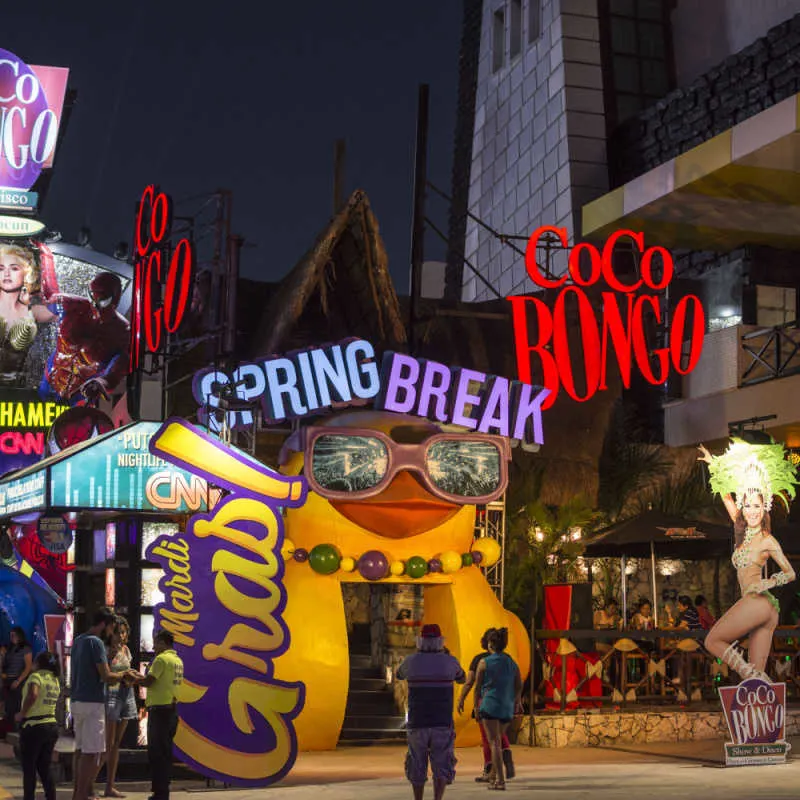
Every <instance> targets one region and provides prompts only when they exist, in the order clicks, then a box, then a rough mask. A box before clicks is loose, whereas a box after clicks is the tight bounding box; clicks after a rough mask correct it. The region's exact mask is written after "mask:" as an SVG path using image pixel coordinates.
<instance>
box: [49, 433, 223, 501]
mask: <svg viewBox="0 0 800 800" xmlns="http://www.w3.org/2000/svg"><path fill="white" fill-rule="evenodd" d="M159 424H160V423H158V422H139V423H137V424H136V425H133V426H131V427H128V428H123V429H120V430H119V432H118V433H114V434H111V435H108V436H106V437H105V438H104V439H100V440H97V441H96V442H95V443H94V444H92V445H91V446H90V447H87V448H85V449H83V450H81V451H79V452H76V453H74V454H73V455H71V456H68V457H66V458H64V459H63V460H62V461H59V462H57V463H55V464H53V465H52V467H50V500H51V503H52V504H53V506H56V507H59V508H110V509H133V510H137V511H169V512H178V513H181V512H187V511H202V510H205V509H206V498H207V495H208V487H207V484H206V482H205V481H204V480H202V479H201V478H198V477H196V476H194V475H192V474H190V473H189V472H186V471H185V470H181V469H177V468H176V467H173V466H172V465H170V464H167V462H166V461H163V460H162V459H160V458H158V457H157V456H154V455H152V454H151V453H150V451H149V450H148V444H149V442H150V438H151V437H152V436H153V434H154V433H155V432H156V431H157V430H158V428H159Z"/></svg>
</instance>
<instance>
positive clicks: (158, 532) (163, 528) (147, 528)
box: [142, 522, 180, 571]
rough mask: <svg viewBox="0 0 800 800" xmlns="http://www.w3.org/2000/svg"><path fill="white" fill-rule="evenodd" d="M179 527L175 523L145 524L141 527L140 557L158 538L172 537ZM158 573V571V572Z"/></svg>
mask: <svg viewBox="0 0 800 800" xmlns="http://www.w3.org/2000/svg"><path fill="white" fill-rule="evenodd" d="M179 530H180V527H179V526H178V525H177V523H175V522H145V523H143V525H142V557H144V554H145V553H146V552H147V549H148V548H149V547H150V545H151V544H153V542H154V541H155V540H156V539H158V537H159V536H174V535H175V534H176V533H178V531H179ZM159 571H160V570H159Z"/></svg>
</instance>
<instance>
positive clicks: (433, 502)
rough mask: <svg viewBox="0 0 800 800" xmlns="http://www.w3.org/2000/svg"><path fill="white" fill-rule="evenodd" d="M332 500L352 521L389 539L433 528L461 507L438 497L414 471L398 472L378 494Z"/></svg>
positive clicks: (404, 537)
mask: <svg viewBox="0 0 800 800" xmlns="http://www.w3.org/2000/svg"><path fill="white" fill-rule="evenodd" d="M330 502H331V505H332V506H333V507H334V508H335V509H336V510H337V511H338V512H339V513H340V514H341V515H342V516H344V517H346V518H347V519H349V520H350V522H353V523H355V524H356V525H358V526H360V527H362V528H364V529H366V530H368V531H371V532H372V533H376V534H378V536H384V537H385V538H387V539H406V538H408V537H411V536H416V535H417V534H418V533H424V532H425V531H429V530H432V529H433V528H436V527H438V526H439V525H441V524H443V523H444V522H446V521H447V520H448V519H450V518H451V517H452V516H454V515H455V514H456V513H457V512H458V511H459V509H460V508H461V506H458V505H456V504H455V503H448V502H447V501H445V500H440V499H439V498H438V497H434V496H433V495H432V494H430V492H428V491H427V490H426V489H425V487H423V486H422V484H420V483H419V482H418V481H417V479H416V478H415V477H414V476H413V475H412V474H411V473H410V472H400V473H398V474H397V476H396V477H395V478H394V480H393V481H392V482H391V483H390V484H389V485H388V486H387V487H386V488H385V489H384V490H383V491H382V492H381V493H380V494H377V495H375V497H370V498H369V499H367V500H355V501H348V500H331V501H330Z"/></svg>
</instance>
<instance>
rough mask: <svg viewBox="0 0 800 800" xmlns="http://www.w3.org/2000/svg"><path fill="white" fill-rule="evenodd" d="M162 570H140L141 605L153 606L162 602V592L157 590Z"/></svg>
mask: <svg viewBox="0 0 800 800" xmlns="http://www.w3.org/2000/svg"><path fill="white" fill-rule="evenodd" d="M163 574H164V571H163V570H161V569H143V570H142V598H141V600H142V605H143V606H155V605H158V604H159V603H163V602H164V593H163V592H161V591H159V588H158V582H159V581H160V580H161V576H162V575H163Z"/></svg>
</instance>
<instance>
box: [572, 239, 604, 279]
mask: <svg viewBox="0 0 800 800" xmlns="http://www.w3.org/2000/svg"><path fill="white" fill-rule="evenodd" d="M584 250H585V251H586V252H587V253H588V254H589V262H590V264H591V266H592V270H591V272H590V273H589V277H588V278H586V279H585V280H584V277H583V275H581V253H582V252H583V251H584ZM602 271H603V259H602V258H600V251H599V250H598V249H597V248H596V247H595V246H594V245H593V244H589V243H588V242H581V243H580V244H576V245H575V247H573V248H572V251H571V252H570V254H569V274H570V275H572V280H573V281H575V284H576V285H577V286H591V285H592V284H593V283H597V281H598V280H600V275H601V273H602Z"/></svg>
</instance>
